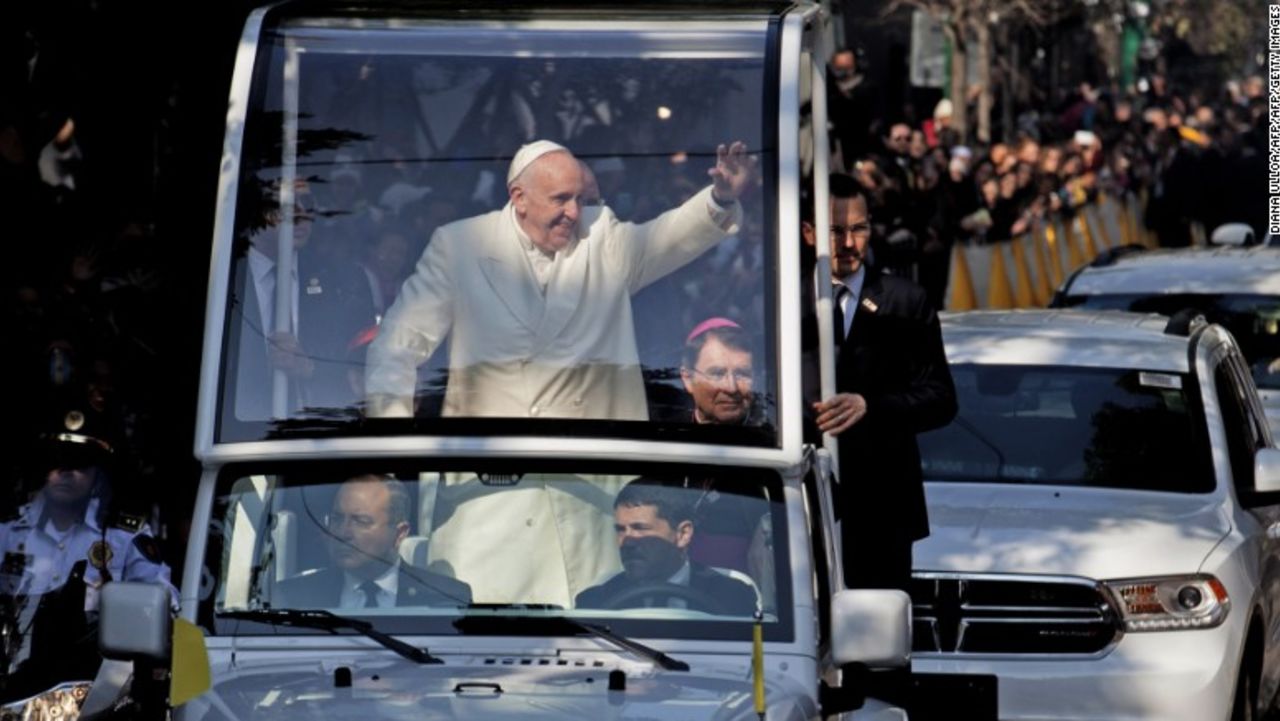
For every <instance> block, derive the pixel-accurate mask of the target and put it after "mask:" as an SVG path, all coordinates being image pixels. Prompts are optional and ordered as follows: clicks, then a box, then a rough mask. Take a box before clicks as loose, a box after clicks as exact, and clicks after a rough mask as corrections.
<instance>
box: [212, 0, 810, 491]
mask: <svg viewBox="0 0 1280 721" xmlns="http://www.w3.org/2000/svg"><path fill="white" fill-rule="evenodd" d="M443 7H444V6H440V5H431V4H428V5H424V6H412V7H411V6H408V5H391V6H383V7H382V8H381V9H377V8H372V7H371V6H369V7H365V6H361V7H359V8H356V7H353V6H346V5H335V6H325V5H319V4H315V3H306V2H300V3H288V2H286V3H282V4H280V5H276V6H272V7H269V8H263V9H259V10H257V11H255V12H254V13H253V14H252V15H251V17H250V18H249V20H248V22H246V25H245V30H244V33H243V35H242V37H241V40H240V44H239V50H238V52H237V57H236V62H235V68H234V73H233V76H232V83H231V91H230V98H229V106H228V112H227V125H226V135H225V140H224V150H223V156H222V162H221V166H220V177H219V184H218V195H217V212H216V218H215V225H214V242H213V246H212V259H211V266H210V268H211V269H210V277H209V284H208V286H209V291H208V302H207V305H206V315H205V335H204V351H203V358H202V368H201V377H200V390H199V406H198V408H199V410H198V418H197V429H196V439H195V454H196V456H197V458H199V459H200V460H201V461H202V462H204V463H206V464H214V465H217V464H221V463H227V462H235V461H250V460H256V459H266V458H270V459H298V460H304V459H319V458H360V457H369V456H386V457H409V456H421V455H432V456H437V457H475V456H477V455H479V454H484V455H485V456H487V457H498V458H503V457H509V458H536V457H566V456H569V457H578V458H583V459H592V458H596V459H606V458H607V459H613V460H653V459H654V458H662V459H669V460H670V461H672V462H680V463H713V464H715V463H719V464H723V463H726V462H731V463H733V464H738V465H748V466H771V467H784V466H791V465H795V464H797V463H799V462H800V461H801V459H802V458H803V453H804V446H803V443H802V428H801V418H802V412H803V409H802V398H801V380H800V373H801V360H800V343H801V341H800V330H799V328H800V323H799V320H800V310H801V309H800V291H801V286H800V256H799V250H800V242H801V240H800V233H799V229H800V183H801V167H800V166H801V159H800V143H799V140H800V133H801V132H802V129H801V127H800V104H801V71H802V62H804V63H808V62H810V60H809V58H808V57H807V52H806V51H809V50H811V49H812V47H813V45H814V43H816V42H819V41H820V40H819V37H818V33H817V32H815V31H814V30H813V29H812V28H811V27H810V25H811V24H813V25H816V23H814V22H813V21H814V20H815V19H816V18H817V17H818V7H817V6H816V5H812V4H807V3H805V4H792V3H754V4H747V3H743V4H739V3H730V4H727V5H726V6H725V7H724V8H723V12H721V8H719V7H717V8H716V11H715V12H712V11H710V10H708V9H706V8H686V7H680V6H677V5H675V4H667V3H654V4H652V5H642V6H635V5H629V6H626V7H625V8H619V9H618V12H617V13H616V14H615V15H614V16H610V15H609V13H610V9H609V8H608V7H604V6H601V7H596V8H589V9H586V10H584V9H573V10H571V9H568V8H564V9H557V8H547V9H545V10H539V11H533V10H524V11H521V12H520V15H521V16H520V17H518V18H517V19H503V18H504V17H507V18H510V17H511V16H512V15H513V14H515V13H513V12H511V11H510V9H509V8H499V7H497V6H492V7H491V6H478V7H470V8H466V9H459V8H454V9H452V10H442V9H441V8H443ZM388 10H389V11H390V12H392V13H396V12H400V11H404V15H403V17H399V18H396V19H389V18H388V17H387V16H386V15H385V14H378V13H386V12H387V11H388ZM595 29H607V30H609V31H611V39H616V38H617V37H618V31H619V30H625V31H627V33H625V34H626V35H627V36H628V37H629V38H630V39H631V40H632V41H633V42H634V43H635V47H632V48H629V49H625V50H629V51H630V52H651V53H652V54H653V56H655V57H666V56H680V57H693V56H696V55H697V54H699V53H705V54H709V55H714V56H715V57H725V55H726V54H732V53H734V52H736V48H738V47H740V46H744V45H745V43H744V39H755V40H757V41H758V40H759V39H760V38H761V37H763V36H767V38H768V46H767V49H766V53H765V63H766V73H765V78H766V82H772V83H774V84H775V86H774V87H772V88H770V87H766V88H764V91H763V97H764V99H765V102H766V106H765V107H766V108H769V107H774V108H775V109H776V115H774V116H773V117H772V118H771V120H772V121H773V124H774V127H773V128H771V129H768V130H769V132H770V133H771V134H773V135H774V138H775V142H776V153H775V154H774V156H773V157H775V158H776V168H773V169H771V170H772V172H765V173H762V177H763V178H765V179H766V182H768V181H772V182H773V183H775V184H776V188H774V189H773V193H772V198H773V200H772V201H771V202H774V203H775V207H773V208H771V209H770V210H769V211H768V212H766V214H765V217H766V218H768V219H769V220H771V221H772V222H773V223H774V224H776V228H775V229H774V230H773V232H772V233H771V236H769V237H771V238H772V239H773V240H772V241H770V242H772V243H776V247H775V248H774V249H773V252H774V254H775V255H774V257H775V258H776V263H775V266H774V272H773V273H772V274H768V275H766V277H765V279H764V282H765V283H766V284H772V289H771V290H772V292H771V294H769V295H766V297H770V295H771V300H772V302H773V304H774V309H773V313H772V318H773V319H774V324H775V327H774V328H773V329H772V330H773V333H772V342H773V344H774V345H775V347H774V348H773V349H772V352H773V353H774V357H775V358H776V363H777V381H776V383H777V385H776V388H777V396H778V398H777V434H778V435H777V444H776V446H772V447H751V446H740V445H716V444H710V443H690V442H676V441H664V440H641V439H636V438H626V437H618V438H613V437H609V438H595V437H592V438H581V437H563V436H559V435H557V434H556V433H555V427H554V424H548V426H547V429H546V432H545V433H543V432H542V430H541V429H539V430H538V431H536V432H533V433H529V434H524V435H518V436H500V435H496V434H484V433H476V434H461V433H460V434H457V435H452V434H435V435H415V434H400V435H372V434H366V435H360V436H346V437H323V438H306V437H288V438H279V439H272V440H254V441H249V442H243V441H237V442H226V441H219V440H218V438H217V417H218V412H219V407H218V404H219V395H220V392H221V390H222V389H221V387H220V384H221V383H222V380H221V378H222V368H221V365H222V363H223V359H224V355H225V354H224V349H225V347H226V342H227V335H228V333H227V331H226V329H227V327H228V302H227V299H228V295H229V290H230V285H231V282H232V273H233V245H234V240H235V233H236V227H235V224H236V213H237V197H238V194H239V191H240V188H239V183H240V177H241V161H242V156H241V153H242V150H243V148H244V142H245V125H246V116H247V113H248V111H249V109H250V103H251V100H252V99H251V90H252V85H253V80H254V75H255V67H256V66H257V65H258V64H259V63H263V62H267V56H268V55H269V53H267V52H265V51H264V50H263V45H262V43H263V42H264V41H265V38H267V37H268V36H269V35H271V36H283V37H285V38H287V39H288V42H289V44H290V46H291V47H293V48H296V49H297V51H298V52H299V53H306V52H327V53H355V52H357V51H358V50H359V48H360V47H361V46H363V45H366V44H367V43H369V42H376V43H378V44H379V47H382V44H384V43H386V44H390V45H391V46H394V47H395V49H396V52H404V53H410V54H453V53H464V54H476V53H477V52H480V51H478V50H477V49H476V48H475V47H469V46H470V45H473V43H470V41H469V39H468V38H469V33H483V34H486V35H492V34H493V33H495V32H498V33H501V34H503V35H504V37H507V38H509V39H510V47H511V50H510V51H509V52H510V53H511V54H512V56H521V57H530V56H542V55H546V56H548V57H550V56H551V55H552V54H553V49H554V48H556V47H557V46H559V47H560V48H561V49H560V50H559V51H558V52H555V53H554V54H555V55H557V56H559V57H572V56H574V55H575V53H577V54H578V55H582V54H588V55H589V54H590V53H593V52H606V51H607V49H605V48H600V47H592V43H591V42H590V34H591V31H592V30H595ZM679 33H687V35H686V36H684V37H683V38H677V37H675V36H676V35H678V34H679ZM689 37H696V38H697V45H696V48H693V47H691V45H690V44H689V43H688V42H687V40H688V38H689ZM426 39H430V41H431V43H430V44H429V45H428V44H427V43H425V42H424V40H426ZM565 43H569V45H567V46H566V45H564V44H565ZM575 43H576V44H577V45H578V46H580V49H579V50H575V49H574V44H575ZM682 43H683V44H682ZM756 47H758V45H757V46H756ZM646 48H649V49H648V50H646ZM484 52H493V50H492V46H488V49H487V50H485V51H484ZM804 69H805V70H808V68H807V67H805V68H804ZM814 90H815V95H818V94H820V92H821V91H820V89H817V88H815V89H814ZM815 105H817V103H815ZM765 115H766V116H768V115H769V114H768V113H767V112H766V113H765ZM821 134H822V135H825V133H821ZM765 137H768V136H767V135H766V136H765ZM818 165H825V163H819V164H818ZM290 170H291V169H289V168H286V169H285V171H286V174H285V177H286V178H288V173H289V171H290ZM292 170H293V172H296V169H292ZM817 170H822V168H815V172H816V171H817ZM285 185H288V183H285ZM762 197H765V198H769V197H770V194H769V193H764V194H762ZM819 210H820V211H821V210H825V208H819ZM281 234H282V235H286V233H285V232H284V230H282V232H281ZM820 261H821V259H820ZM770 275H771V276H772V277H770ZM828 302H829V301H828Z"/></svg>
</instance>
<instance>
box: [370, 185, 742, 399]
mask: <svg viewBox="0 0 1280 721" xmlns="http://www.w3.org/2000/svg"><path fill="white" fill-rule="evenodd" d="M741 217H742V209H741V206H739V205H738V204H737V203H734V205H733V207H732V208H730V209H722V208H720V207H719V206H717V205H716V204H715V203H714V201H712V200H711V189H710V188H707V189H705V190H703V191H702V192H700V193H698V194H697V195H695V196H694V197H693V198H691V199H689V200H688V201H687V202H685V203H684V204H683V205H681V206H680V207H678V208H675V209H674V210H669V211H667V212H666V213H663V214H662V215H660V216H658V217H657V218H654V219H653V220H651V221H649V222H648V223H644V224H641V225H636V224H634V223H623V222H620V221H619V220H618V219H617V218H616V217H615V216H614V215H613V211H611V210H609V209H608V208H588V209H585V210H584V212H583V214H582V219H581V221H580V223H579V236H580V238H579V239H578V240H576V241H574V242H572V243H570V244H569V246H567V247H566V248H565V249H564V250H562V251H560V253H558V254H557V257H556V259H555V262H554V264H553V266H552V268H551V273H550V277H549V278H548V279H547V288H546V292H545V294H544V293H543V292H542V289H541V288H540V287H539V285H538V282H537V280H536V278H535V277H534V273H533V269H532V267H531V266H530V263H529V259H528V257H527V256H526V255H525V252H524V249H523V248H522V247H521V242H520V238H519V236H518V232H519V231H518V229H517V225H516V219H515V211H514V209H513V208H512V207H511V204H510V203H508V204H507V206H506V207H505V208H503V209H502V210H498V211H494V212H492V213H486V214H485V215H481V216H477V217H474V218H467V219H465V220H460V221H457V222H455V223H450V224H449V225H446V226H443V227H442V228H440V229H439V230H437V231H436V232H435V235H434V236H432V238H431V243H430V244H429V245H428V246H427V249H426V251H425V252H423V254H422V258H421V259H420V260H419V261H418V265H417V268H416V269H415V270H414V273H413V275H412V276H411V277H410V278H409V279H408V280H406V281H405V283H404V286H403V287H402V288H401V289H400V295H399V297H398V298H396V301H395V303H394V304H392V306H391V308H390V310H388V311H387V315H386V318H385V319H384V320H383V322H382V327H381V328H380V329H379V331H378V337H377V338H376V339H375V340H374V341H373V343H372V345H371V346H370V347H369V357H368V363H367V365H366V368H365V388H366V393H367V395H368V397H369V414H370V415H371V416H398V417H408V416H411V415H412V414H413V396H414V390H415V388H416V386H417V369H418V366H419V365H421V364H422V363H423V362H425V361H426V360H427V358H429V357H430V356H431V353H432V352H434V351H435V349H436V348H437V347H438V346H439V345H440V343H441V342H442V341H444V339H445V337H446V336H449V335H450V334H452V338H451V339H450V348H449V384H448V387H447V388H446V390H445V399H444V415H449V416H506V417H552V418H608V419H629V420H646V419H648V417H649V416H648V410H647V407H646V405H645V394H644V382H643V379H642V377H641V374H640V359H639V354H638V353H637V352H636V338H635V330H634V329H633V327H632V316H631V295H632V294H633V293H635V292H636V291H638V290H640V289H641V288H643V287H645V286H646V285H648V284H649V283H652V282H653V281H655V280H658V279H659V278H661V277H663V276H664V275H666V274H668V273H670V272H672V271H674V270H676V269H677V268H680V267H681V266H683V265H685V264H686V263H688V262H689V261H691V260H693V259H694V258H696V257H698V256H699V255H701V254H702V253H703V252H705V251H706V250H708V249H709V248H711V247H712V246H714V245H715V244H716V243H718V242H720V241H721V240H723V239H724V238H725V237H727V236H728V235H729V234H730V233H733V232H736V230H737V226H738V225H739V224H740V222H741Z"/></svg>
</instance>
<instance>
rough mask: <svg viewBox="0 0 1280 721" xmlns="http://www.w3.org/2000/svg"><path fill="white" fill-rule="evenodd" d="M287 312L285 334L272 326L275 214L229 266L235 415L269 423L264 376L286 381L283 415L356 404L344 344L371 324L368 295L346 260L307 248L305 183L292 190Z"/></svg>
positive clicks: (309, 218)
mask: <svg viewBox="0 0 1280 721" xmlns="http://www.w3.org/2000/svg"><path fill="white" fill-rule="evenodd" d="M295 201H296V207H295V210H294V218H293V247H294V251H295V252H294V256H293V262H294V273H293V280H292V283H291V285H292V286H293V287H292V291H291V295H292V296H293V307H291V308H290V309H289V315H290V318H291V319H292V323H291V328H290V329H289V330H279V329H277V328H276V323H275V301H276V283H277V282H278V280H279V278H277V275H278V267H277V255H278V254H279V248H278V243H279V240H278V233H277V232H276V228H277V227H278V223H279V214H278V213H273V214H272V215H271V216H270V217H269V218H268V219H267V221H268V225H267V227H266V228H265V229H263V230H261V231H260V232H258V233H257V234H256V235H254V237H253V238H252V240H251V241H250V242H249V243H248V244H247V245H246V247H245V254H244V255H243V256H242V257H240V258H238V259H237V261H236V263H237V265H236V277H235V282H236V293H237V295H236V297H237V298H238V299H239V301H240V303H239V304H238V305H237V306H236V307H234V308H233V309H232V313H233V314H232V319H233V323H238V324H239V335H238V339H237V343H238V345H237V348H236V362H237V365H236V377H237V385H236V396H235V409H234V410H235V415H236V416H237V417H239V418H240V419H242V420H261V419H266V418H269V417H271V415H272V413H271V394H272V391H271V384H272V374H273V371H274V370H276V369H279V370H283V371H284V372H285V374H286V375H287V376H288V379H289V411H291V412H292V411H297V410H299V409H301V408H306V407H312V408H342V407H346V406H350V405H352V404H354V403H355V402H356V401H357V400H358V399H357V396H356V389H354V388H352V387H351V385H350V383H349V381H348V379H347V369H348V365H349V360H348V358H349V354H348V350H347V348H348V344H349V343H350V342H351V341H352V339H354V338H356V337H357V336H358V335H359V333H360V332H361V331H363V330H365V329H367V328H370V327H372V326H373V325H374V324H375V323H376V322H377V316H376V311H375V310H374V304H373V291H372V290H371V288H370V285H369V279H368V277H367V276H366V275H365V274H364V271H362V270H361V269H360V267H359V266H358V265H356V263H355V261H354V259H350V258H343V257H338V256H335V255H334V254H332V253H331V254H328V255H326V254H325V253H323V252H321V250H320V249H318V248H317V247H316V245H315V244H314V243H311V235H312V225H313V222H314V213H315V211H314V208H313V207H312V200H311V194H310V192H309V191H308V190H307V189H306V184H305V183H299V187H298V188H297V190H296V191H295Z"/></svg>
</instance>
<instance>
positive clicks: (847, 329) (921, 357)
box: [803, 175, 956, 590]
mask: <svg viewBox="0 0 1280 721" xmlns="http://www.w3.org/2000/svg"><path fill="white" fill-rule="evenodd" d="M830 183H831V209H832V212H831V229H830V242H831V263H832V275H833V282H834V283H835V284H836V286H835V289H834V292H833V300H834V303H835V318H834V319H833V322H834V324H835V328H834V330H835V338H836V344H837V345H836V395H835V396H833V397H831V398H827V399H823V400H821V401H815V402H813V404H812V408H813V410H814V413H815V414H816V418H815V423H816V426H817V429H818V430H820V431H822V432H826V433H830V434H832V435H833V436H836V438H837V439H838V443H839V451H840V478H841V487H840V489H839V493H840V499H839V500H838V501H837V503H838V507H839V512H840V514H841V521H842V523H841V526H842V534H843V541H844V544H843V545H844V564H845V581H846V583H847V584H848V585H849V586H850V587H853V588H898V589H902V590H906V589H907V586H908V584H909V583H910V580H911V546H912V544H913V543H914V542H915V541H917V540H919V539H921V538H924V537H925V536H927V535H929V521H928V517H927V514H926V510H925V498H924V483H923V477H922V474H921V471H920V450H919V447H918V446H917V444H916V434H918V433H922V432H924V431H928V430H932V429H934V428H940V427H942V426H944V425H946V424H947V423H949V422H951V419H952V418H954V417H955V414H956V394H955V386H954V384H953V382H952V380H951V372H950V370H949V369H948V367H947V359H946V355H945V352H944V350H943V346H942V333H941V330H940V327H939V324H938V316H937V313H936V312H935V311H934V309H933V308H932V307H931V306H930V304H929V301H928V298H927V297H926V295H925V292H924V290H923V289H921V288H920V287H919V286H918V285H916V284H915V283H912V282H911V281H909V280H906V279H903V278H899V277H895V276H891V275H885V274H882V273H879V272H877V271H876V269H875V268H874V267H873V266H871V265H868V263H867V261H868V254H867V248H868V247H869V245H870V241H871V225H870V216H869V214H868V212H867V200H866V196H865V195H864V194H863V191H862V189H861V188H860V187H859V186H858V184H857V181H855V180H854V179H853V178H850V177H848V176H845V175H832V176H831V179H830ZM803 235H804V237H805V240H806V242H807V243H808V244H809V245H811V246H812V245H813V244H814V243H815V242H816V241H817V240H818V238H817V236H818V234H817V233H816V231H815V229H814V227H813V224H812V222H808V223H805V224H804V228H803ZM810 305H811V302H810ZM807 325H808V326H809V332H807V333H806V334H805V335H806V336H808V337H809V338H811V339H816V336H817V332H816V327H815V325H816V324H815V322H814V320H813V318H812V317H810V318H809V320H808V324H807ZM810 355H811V356H813V354H812V353H811V354H810ZM815 357H816V356H815ZM811 375H812V376H813V377H816V375H817V374H816V371H814V372H813V373H812V374H811ZM811 400H814V399H811Z"/></svg>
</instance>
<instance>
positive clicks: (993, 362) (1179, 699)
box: [912, 311, 1280, 721]
mask: <svg viewBox="0 0 1280 721" xmlns="http://www.w3.org/2000/svg"><path fill="white" fill-rule="evenodd" d="M1180 321H1181V322H1180ZM942 328H943V335H944V338H945V342H946V347H947V355H948V358H949V359H950V362H951V369H952V373H953V375H954V377H955V382H956V390H957V394H958V399H959V404H960V413H959V416H958V417H957V418H956V420H955V422H953V423H952V424H951V425H950V426H948V427H946V428H944V429H942V430H939V431H935V432H932V433H929V434H926V435H923V436H921V442H920V446H921V458H922V463H923V467H924V473H925V478H926V481H927V485H926V488H927V495H928V501H929V517H930V522H931V526H932V535H931V536H930V537H929V538H928V539H926V540H924V541H922V542H921V543H918V544H917V545H916V551H915V568H916V573H915V576H916V579H915V583H914V588H913V593H912V597H913V598H912V600H913V605H914V616H915V618H914V624H915V628H914V645H915V653H914V657H913V658H914V670H915V671H916V672H917V674H919V679H918V681H917V684H918V685H919V686H920V687H922V688H923V689H924V690H926V691H927V690H929V689H930V688H931V687H933V688H936V689H938V690H939V691H943V690H945V692H946V693H947V694H948V695H947V699H946V703H947V704H948V705H949V706H950V707H951V708H952V709H955V708H965V707H972V708H988V709H995V708H997V707H998V712H997V713H998V716H999V718H1000V719H1033V718H1034V719H1119V718H1124V719H1153V720H1154V719H1160V720H1161V721H1170V720H1171V719H1186V720H1187V721H1207V720H1209V719H1228V718H1231V719H1237V718H1244V719H1248V718H1254V717H1255V716H1256V713H1257V712H1258V711H1259V710H1260V709H1265V708H1268V707H1270V706H1271V705H1272V701H1273V699H1274V697H1275V695H1276V690H1277V686H1278V684H1280V677H1278V672H1280V664H1277V663H1276V661H1277V659H1276V651H1277V649H1280V638H1278V635H1280V628H1278V626H1277V624H1278V622H1280V615H1278V614H1277V610H1276V607H1275V605H1276V602H1277V596H1276V590H1277V589H1280V585H1278V584H1280V555H1278V554H1277V551H1278V550H1280V549H1278V548H1277V544H1278V543H1280V542H1278V541H1277V538H1278V537H1280V506H1276V505H1273V504H1277V503H1280V493H1278V492H1277V491H1278V490H1280V450H1276V449H1273V448H1271V433H1270V431H1269V430H1268V428H1267V425H1266V423H1265V421H1264V416H1263V412H1262V408H1261V405H1260V403H1259V401H1258V398H1257V395H1256V392H1255V389H1254V385H1253V381H1252V379H1251V377H1250V373H1249V370H1248V366H1247V364H1246V363H1245V361H1244V358H1243V357H1242V356H1241V354H1240V351H1239V349H1238V348H1237V346H1236V344H1235V341H1234V340H1233V339H1232V337H1231V336H1230V334H1229V333H1227V332H1226V331H1225V330H1223V329H1222V328H1221V327H1219V326H1216V325H1210V324H1207V323H1205V322H1203V320H1202V319H1196V320H1195V321H1188V320H1187V319H1185V318H1183V319H1179V320H1174V321H1169V319H1168V318H1164V317H1161V316H1157V315H1138V314H1133V313H1123V312H1115V311H1106V312H1082V311H1026V312H979V313H967V314H957V315H944V316H943V322H942ZM921 696H922V697H926V698H927V697H928V694H921ZM957 704H960V705H959V706H957ZM913 718H915V716H914V715H913ZM966 718H968V716H966Z"/></svg>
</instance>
